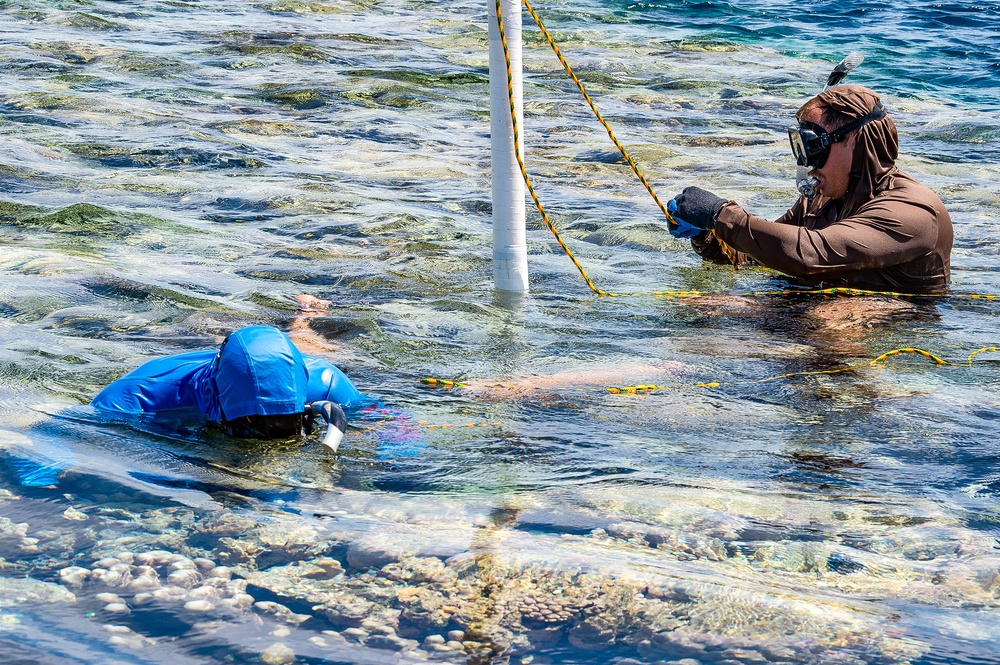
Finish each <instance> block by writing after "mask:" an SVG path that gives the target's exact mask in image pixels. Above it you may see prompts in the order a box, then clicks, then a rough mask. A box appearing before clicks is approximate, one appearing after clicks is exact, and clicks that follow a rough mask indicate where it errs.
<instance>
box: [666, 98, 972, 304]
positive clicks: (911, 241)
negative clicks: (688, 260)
mask: <svg viewBox="0 0 1000 665" xmlns="http://www.w3.org/2000/svg"><path fill="white" fill-rule="evenodd" d="M796 118H797V119H798V120H799V127H798V128H793V129H790V130H789V137H790V139H791V142H792V150H793V152H794V153H795V156H796V159H797V161H798V162H799V165H800V166H806V167H808V168H809V169H810V171H809V175H810V176H812V177H814V178H816V179H817V180H818V181H819V182H818V185H817V187H818V190H819V194H818V195H816V196H815V197H814V198H811V199H810V198H807V197H805V196H802V197H800V198H799V200H798V201H796V202H795V205H793V206H792V208H791V210H789V211H788V212H786V213H785V214H784V215H782V216H781V217H779V218H778V219H776V220H775V221H773V222H769V221H767V220H765V219H761V218H759V217H755V216H754V215H751V214H750V213H748V212H747V211H746V210H744V209H743V208H741V207H740V206H739V205H737V204H736V203H735V202H733V201H725V200H723V199H722V198H720V197H718V196H715V195H714V194H712V193H711V192H707V191H705V190H703V189H700V188H698V187H688V188H687V189H685V190H684V191H683V192H682V193H681V194H680V195H679V196H677V197H676V198H675V199H674V200H672V201H671V202H670V204H669V209H670V211H671V213H673V216H674V218H675V219H676V220H677V221H678V226H676V227H674V226H673V225H671V227H670V229H669V230H670V233H671V234H672V235H674V236H676V237H688V238H691V244H692V247H694V250H695V251H696V252H698V254H700V255H701V256H703V257H704V258H706V259H710V260H713V261H719V262H722V261H726V262H728V261H733V262H735V263H754V262H755V263H759V264H761V265H763V266H766V267H768V268H773V269H774V270H779V271H781V272H783V273H785V274H787V275H790V276H792V277H795V278H798V279H800V280H802V281H804V282H806V283H808V284H812V285H829V286H850V287H854V288H859V289H867V290H873V291H895V292H905V293H920V294H939V293H944V292H945V291H947V288H948V282H949V279H950V263H951V245H952V240H953V232H952V226H951V218H950V217H949V216H948V211H947V210H945V207H944V205H943V204H942V203H941V199H939V198H938V197H937V195H936V194H934V192H932V191H930V190H929V189H927V188H926V187H924V186H923V185H921V184H920V183H918V182H917V181H916V180H914V179H913V178H912V177H911V176H909V175H907V174H905V173H903V172H902V171H900V170H899V169H898V168H897V167H896V165H895V162H896V157H897V155H898V153H899V140H898V137H897V134H896V126H895V124H894V123H893V121H892V118H891V117H889V116H888V115H887V114H886V112H885V109H884V108H883V107H882V105H881V102H880V101H879V97H878V95H876V94H875V93H874V92H872V91H871V90H868V89H867V88H863V87H861V86H852V85H848V86H837V87H833V88H830V89H828V90H826V91H824V92H823V93H821V94H819V95H817V96H816V97H814V98H813V99H811V100H809V101H808V102H806V104H804V105H803V106H802V108H800V109H799V111H798V113H797V114H796ZM720 241H722V243H724V244H725V245H728V251H727V248H726V247H725V245H723V244H722V243H720Z"/></svg>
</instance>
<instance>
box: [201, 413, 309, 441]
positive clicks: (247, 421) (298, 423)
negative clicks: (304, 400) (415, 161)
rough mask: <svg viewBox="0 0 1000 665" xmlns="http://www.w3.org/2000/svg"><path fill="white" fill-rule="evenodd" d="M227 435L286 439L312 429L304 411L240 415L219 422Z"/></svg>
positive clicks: (246, 437) (306, 432)
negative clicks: (267, 414)
mask: <svg viewBox="0 0 1000 665" xmlns="http://www.w3.org/2000/svg"><path fill="white" fill-rule="evenodd" d="M221 427H222V430H223V431H224V432H225V433H226V434H228V435H229V436H234V437H237V438H241V439H288V438H291V437H294V436H301V435H302V434H309V433H310V432H311V431H312V418H306V417H305V414H304V413H288V414H282V415H278V416H240V417H239V418H233V419H232V420H227V421H226V422H224V423H222V424H221Z"/></svg>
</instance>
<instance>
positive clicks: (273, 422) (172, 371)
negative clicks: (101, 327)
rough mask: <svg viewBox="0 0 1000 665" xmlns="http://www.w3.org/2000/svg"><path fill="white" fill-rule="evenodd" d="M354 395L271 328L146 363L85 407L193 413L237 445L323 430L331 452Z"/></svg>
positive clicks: (356, 400)
mask: <svg viewBox="0 0 1000 665" xmlns="http://www.w3.org/2000/svg"><path fill="white" fill-rule="evenodd" d="M362 401H363V396H362V394H361V393H360V392H359V391H358V389H357V388H356V387H355V386H354V384H353V383H351V381H350V379H348V378H347V377H346V376H345V375H344V373H343V372H341V371H340V370H339V369H337V368H336V367H334V366H333V365H332V364H330V363H329V362H326V361H325V360H322V359H320V358H317V357H315V356H310V355H306V354H303V353H301V352H300V351H299V350H298V349H297V348H296V347H295V345H294V344H293V343H292V340H291V339H290V338H289V337H288V336H287V335H286V334H284V333H283V332H281V331H280V330H278V329H277V328H273V327H271V326H249V327H246V328H240V329H239V330H236V331H234V332H232V333H230V334H229V336H227V337H226V339H225V341H223V342H222V346H220V347H219V350H218V351H214V350H208V351H193V352H190V353H181V354H178V355H173V356H166V357H163V358H157V359H155V360H150V361H148V362H146V363H144V364H143V365H141V366H139V367H138V368H136V369H134V370H132V371H131V372H129V373H128V374H126V375H125V376H123V377H122V378H120V379H118V380H117V381H115V382H113V383H112V384H110V385H109V386H107V387H106V388H105V389H104V390H102V391H101V392H100V393H98V394H97V396H96V397H94V399H93V401H91V405H92V406H93V407H94V408H96V409H97V410H99V411H101V412H103V413H104V414H108V415H114V416H139V415H143V414H159V415H163V414H164V412H170V411H175V410H178V409H184V410H188V411H196V412H200V413H201V414H202V415H203V416H204V417H205V418H207V419H208V420H209V421H210V422H212V423H217V424H218V425H219V426H220V427H221V428H222V430H223V431H224V432H226V433H227V434H230V435H232V436H238V437H244V438H267V439H271V438H287V437H290V436H297V435H302V434H309V433H310V432H311V431H312V428H313V423H314V422H315V421H316V420H317V419H322V420H324V421H326V423H327V424H328V427H327V432H326V435H325V437H324V439H323V443H324V444H325V445H326V446H327V447H329V448H330V449H331V450H333V451H336V450H337V447H338V446H339V445H340V441H341V439H342V438H343V436H344V432H345V430H346V429H347V418H346V416H345V415H344V409H345V408H350V407H357V406H359V404H360V403H361V402H362Z"/></svg>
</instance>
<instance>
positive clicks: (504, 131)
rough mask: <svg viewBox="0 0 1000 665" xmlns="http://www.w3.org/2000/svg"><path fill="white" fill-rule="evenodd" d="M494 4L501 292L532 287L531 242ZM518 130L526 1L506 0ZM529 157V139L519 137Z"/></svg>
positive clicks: (496, 268) (497, 279)
mask: <svg viewBox="0 0 1000 665" xmlns="http://www.w3.org/2000/svg"><path fill="white" fill-rule="evenodd" d="M486 2H487V4H488V5H489V17H490V18H489V24H490V26H489V28H490V148H491V150H490V155H491V157H492V165H493V283H494V286H496V288H497V289H499V290H501V291H521V292H524V291H527V290H528V245H527V242H526V240H525V235H524V205H525V201H524V179H523V177H522V175H521V168H520V167H519V166H518V164H517V158H516V157H515V155H514V128H513V125H512V123H511V119H510V99H509V97H508V93H507V63H506V59H505V58H504V52H503V45H502V44H501V42H500V30H499V29H498V28H497V8H496V0H486ZM500 15H501V17H502V18H503V28H504V35H505V36H506V37H507V51H508V53H509V54H510V67H511V81H512V83H513V89H514V108H515V113H516V115H517V127H518V133H519V134H523V133H524V110H523V94H522V86H521V80H522V77H521V0H500ZM518 148H519V149H520V151H521V157H522V158H523V157H524V144H523V142H522V141H521V138H520V136H518Z"/></svg>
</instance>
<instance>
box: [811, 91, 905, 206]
mask: <svg viewBox="0 0 1000 665" xmlns="http://www.w3.org/2000/svg"><path fill="white" fill-rule="evenodd" d="M817 99H819V100H820V101H821V102H822V104H823V106H825V107H827V108H829V109H832V110H834V111H836V112H838V113H841V114H843V115H845V116H847V117H849V118H850V119H851V121H853V120H857V119H858V118H863V117H864V116H866V115H868V114H869V113H870V112H871V111H872V109H874V108H875V105H876V104H878V103H879V96H878V95H877V94H876V93H875V92H873V91H871V90H869V89H868V88H864V87H862V86H860V85H839V86H834V87H833V88H830V89H829V90H826V91H824V92H821V93H820V94H819V95H817ZM845 124H846V123H845ZM855 134H856V135H857V142H856V143H855V147H854V161H853V163H852V165H851V183H850V185H848V188H847V193H846V194H845V196H844V202H843V204H842V205H841V209H840V217H842V218H843V217H849V216H851V215H852V214H853V213H854V212H855V211H856V210H857V209H858V208H860V207H861V206H862V205H864V204H865V203H867V202H868V201H870V200H871V199H872V197H873V196H874V195H875V194H876V193H878V192H880V191H882V190H884V189H887V188H889V187H890V186H891V185H892V178H893V176H894V175H895V174H896V173H897V169H896V157H897V156H899V136H898V135H897V134H896V124H895V123H894V122H893V121H892V118H891V117H890V116H888V115H887V116H885V117H884V118H882V119H881V120H875V121H874V122H869V123H868V124H866V125H865V126H864V127H862V128H861V129H859V130H857V131H856V132H855ZM824 203H825V201H824Z"/></svg>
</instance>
